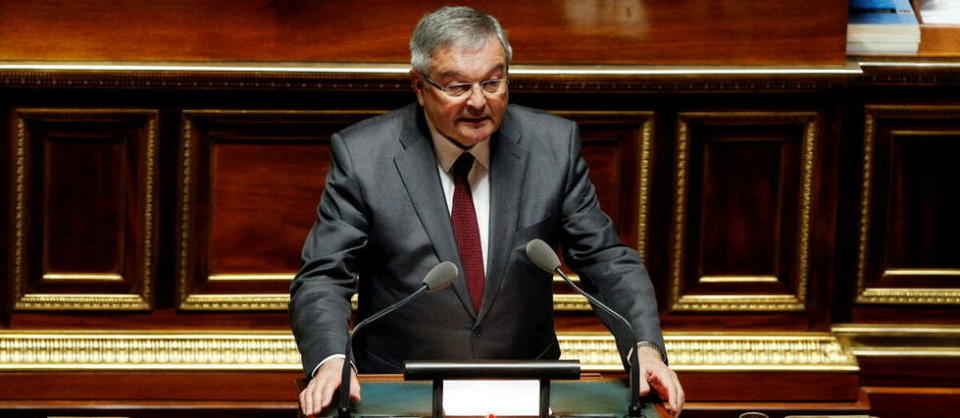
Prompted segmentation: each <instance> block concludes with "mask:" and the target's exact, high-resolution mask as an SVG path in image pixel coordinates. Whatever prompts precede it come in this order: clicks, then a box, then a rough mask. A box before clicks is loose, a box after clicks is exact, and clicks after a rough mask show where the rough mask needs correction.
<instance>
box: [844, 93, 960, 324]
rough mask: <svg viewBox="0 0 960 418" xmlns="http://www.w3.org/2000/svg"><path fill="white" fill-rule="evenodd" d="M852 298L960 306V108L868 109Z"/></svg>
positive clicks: (885, 106) (883, 107) (875, 107)
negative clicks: (959, 160)
mask: <svg viewBox="0 0 960 418" xmlns="http://www.w3.org/2000/svg"><path fill="white" fill-rule="evenodd" d="M863 135H864V138H863V144H864V145H863V150H864V151H863V162H862V165H861V176H862V183H861V190H860V192H861V201H860V214H861V217H860V222H859V224H860V229H859V241H858V243H859V245H858V251H857V269H856V272H857V273H856V274H857V277H856V302H857V303H860V304H870V305H875V304H896V305H901V307H904V308H906V307H909V306H910V305H914V306H916V305H944V306H953V307H956V306H960V286H958V284H957V283H958V282H957V280H958V279H960V261H958V258H957V254H958V253H960V220H958V219H957V216H956V214H957V213H958V211H960V197H958V196H960V187H958V185H957V183H956V179H957V178H958V177H960V168H958V165H957V164H956V160H955V158H954V157H955V156H956V155H957V154H958V152H960V107H958V106H950V105H940V106H921V105H870V106H867V107H866V116H865V127H864V132H863Z"/></svg>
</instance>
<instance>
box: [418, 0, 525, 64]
mask: <svg viewBox="0 0 960 418" xmlns="http://www.w3.org/2000/svg"><path fill="white" fill-rule="evenodd" d="M490 36H496V37H497V40H498V41H500V46H501V47H503V52H504V55H505V58H506V60H507V62H506V64H507V65H508V66H509V65H510V59H511V58H512V57H513V49H511V48H510V41H508V40H507V34H506V32H504V30H503V28H502V27H501V26H500V22H498V21H497V19H496V18H495V17H493V16H490V15H488V14H486V13H483V12H481V11H479V10H476V9H472V8H469V7H463V6H461V7H442V8H440V9H438V10H436V11H434V12H433V13H429V14H427V15H425V16H423V18H422V19H420V22H419V23H417V27H416V28H415V29H414V30H413V35H412V36H411V37H410V64H411V65H412V66H413V68H414V69H415V70H417V71H420V72H421V73H424V74H428V73H429V72H430V64H431V62H430V61H431V58H432V57H433V53H434V52H436V51H437V49H439V48H444V47H447V46H451V45H454V46H458V47H462V48H467V49H473V48H480V47H482V46H483V45H484V43H486V42H487V39H489V38H490Z"/></svg>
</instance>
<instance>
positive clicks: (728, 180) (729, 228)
mask: <svg viewBox="0 0 960 418" xmlns="http://www.w3.org/2000/svg"><path fill="white" fill-rule="evenodd" d="M818 125H819V116H818V115H817V113H814V112H686V113H680V114H679V115H678V126H677V138H676V150H675V152H676V156H675V160H674V168H673V171H674V176H675V177H674V209H673V213H674V214H673V223H672V225H671V234H672V237H671V238H672V243H671V248H672V249H671V254H670V265H671V278H670V279H671V289H670V292H671V294H670V301H671V302H670V308H671V309H672V310H675V311H799V310H803V309H805V299H806V295H807V287H808V281H809V270H810V266H809V252H810V240H811V231H810V223H811V219H810V218H811V209H812V206H813V204H814V196H813V193H814V192H813V181H814V178H813V177H814V170H816V151H817V143H818V136H819V134H818Z"/></svg>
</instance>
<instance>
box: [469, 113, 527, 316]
mask: <svg viewBox="0 0 960 418" xmlns="http://www.w3.org/2000/svg"><path fill="white" fill-rule="evenodd" d="M492 140H493V142H492V143H491V144H490V147H491V150H490V234H489V237H488V238H487V241H488V243H489V244H488V245H489V246H490V251H489V255H488V260H487V275H486V276H487V282H486V284H485V286H484V292H483V305H482V306H481V307H480V314H479V315H478V317H477V321H478V322H479V321H482V320H483V317H484V316H485V315H486V314H487V312H488V311H489V310H490V306H492V305H493V301H494V299H496V297H497V294H498V293H499V292H500V288H501V287H502V286H503V278H504V277H503V276H504V275H505V274H506V271H507V265H508V263H509V262H510V252H511V250H512V249H513V233H514V231H516V229H517V217H518V215H519V209H520V194H521V190H523V181H524V179H525V176H524V172H525V171H526V167H527V158H526V157H527V154H526V153H525V152H523V150H522V148H521V146H520V127H519V126H518V125H517V124H516V122H515V120H514V119H513V118H512V117H510V112H509V111H508V112H507V113H506V115H505V116H504V119H503V124H502V125H500V130H499V133H498V134H497V137H496V138H492Z"/></svg>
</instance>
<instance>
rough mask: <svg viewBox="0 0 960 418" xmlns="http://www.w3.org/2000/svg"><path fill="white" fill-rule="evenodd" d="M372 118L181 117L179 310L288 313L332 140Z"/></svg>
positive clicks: (342, 114) (204, 113) (354, 114)
mask: <svg viewBox="0 0 960 418" xmlns="http://www.w3.org/2000/svg"><path fill="white" fill-rule="evenodd" d="M378 113H382V112H376V111H228V110H187V111H184V113H183V139H182V148H181V153H180V161H181V164H182V172H181V176H180V180H181V184H180V187H181V194H180V200H179V202H180V206H179V211H180V212H179V213H180V215H179V219H180V225H179V228H180V229H179V231H180V232H179V235H178V239H179V248H180V249H181V251H180V253H179V254H178V256H179V261H178V265H179V271H178V274H179V284H178V286H179V295H180V298H179V299H180V304H179V306H180V308H181V309H191V310H236V309H247V310H249V309H266V310H286V308H287V301H288V299H289V296H288V295H289V293H288V292H289V285H290V279H292V278H293V275H294V274H295V273H296V272H297V270H299V268H300V256H299V254H300V250H301V248H302V247H303V241H304V239H305V237H306V235H307V233H308V231H309V229H310V226H311V225H312V224H313V221H314V217H315V216H316V215H315V214H316V205H317V202H319V201H320V195H321V194H322V192H323V182H324V179H325V178H326V173H327V170H328V169H329V164H330V159H329V158H330V148H329V140H330V136H331V135H332V134H333V133H334V132H336V131H338V130H340V129H343V128H345V127H347V126H348V125H350V124H352V123H354V122H356V121H359V120H361V119H364V118H367V117H371V116H374V115H376V114H378Z"/></svg>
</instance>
